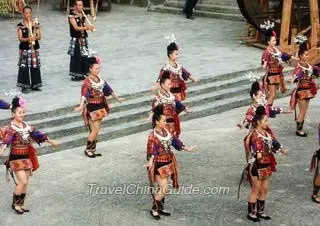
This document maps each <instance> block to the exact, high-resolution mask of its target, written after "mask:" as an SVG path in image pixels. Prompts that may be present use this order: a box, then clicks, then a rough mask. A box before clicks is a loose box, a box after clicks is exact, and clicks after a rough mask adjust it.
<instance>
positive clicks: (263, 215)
mask: <svg viewBox="0 0 320 226" xmlns="http://www.w3.org/2000/svg"><path fill="white" fill-rule="evenodd" d="M257 217H259V218H261V219H264V220H271V217H269V216H268V215H266V214H265V213H257Z"/></svg>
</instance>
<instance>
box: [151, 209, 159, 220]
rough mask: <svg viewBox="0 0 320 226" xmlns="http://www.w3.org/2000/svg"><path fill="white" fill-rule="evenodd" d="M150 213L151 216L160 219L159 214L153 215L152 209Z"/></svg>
mask: <svg viewBox="0 0 320 226" xmlns="http://www.w3.org/2000/svg"><path fill="white" fill-rule="evenodd" d="M150 214H151V216H152V217H153V219H156V220H160V219H161V217H160V215H153V211H152V210H150Z"/></svg>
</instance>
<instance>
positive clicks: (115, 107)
mask: <svg viewBox="0 0 320 226" xmlns="http://www.w3.org/2000/svg"><path fill="white" fill-rule="evenodd" d="M248 83H249V82H248V79H247V78H246V77H245V76H241V77H238V78H233V79H229V80H222V81H217V82H211V83H203V84H201V85H194V86H191V87H190V88H188V92H187V96H188V98H187V100H188V99H190V98H192V97H195V96H198V95H201V94H205V93H208V92H214V91H217V90H221V89H226V88H233V87H237V86H239V85H245V84H248ZM153 96H154V95H153V94H152V93H151V92H150V93H148V94H145V95H144V96H141V97H138V98H135V99H132V100H129V101H126V102H124V103H123V105H120V104H118V103H114V104H112V105H111V109H110V116H109V117H108V119H109V120H111V119H113V117H114V115H117V116H120V115H123V114H127V113H128V111H132V110H134V109H136V108H140V107H149V108H150V105H151V99H152V98H153ZM79 120H82V116H81V114H79V113H73V112H69V113H68V114H64V115H60V116H56V117H50V118H44V119H40V120H33V121H28V122H29V123H30V124H34V125H37V128H38V129H42V128H48V127H52V126H57V125H65V124H68V123H72V122H75V121H79Z"/></svg>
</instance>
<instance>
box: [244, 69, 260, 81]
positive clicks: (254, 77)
mask: <svg viewBox="0 0 320 226" xmlns="http://www.w3.org/2000/svg"><path fill="white" fill-rule="evenodd" d="M246 77H247V78H248V79H249V81H250V82H255V81H258V80H260V76H259V75H257V74H256V73H254V72H252V71H249V72H247V73H246Z"/></svg>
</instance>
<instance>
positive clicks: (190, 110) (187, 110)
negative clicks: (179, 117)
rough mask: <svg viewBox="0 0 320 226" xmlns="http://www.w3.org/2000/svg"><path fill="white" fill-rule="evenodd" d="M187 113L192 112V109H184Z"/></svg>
mask: <svg viewBox="0 0 320 226" xmlns="http://www.w3.org/2000/svg"><path fill="white" fill-rule="evenodd" d="M184 111H185V112H186V113H192V109H191V108H187V107H186V109H185V110H184Z"/></svg>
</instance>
